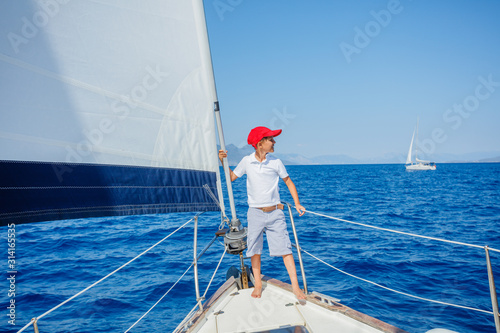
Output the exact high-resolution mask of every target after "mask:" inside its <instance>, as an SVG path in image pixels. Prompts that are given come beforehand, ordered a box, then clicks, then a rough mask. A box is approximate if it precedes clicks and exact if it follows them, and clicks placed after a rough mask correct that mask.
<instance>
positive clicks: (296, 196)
mask: <svg viewBox="0 0 500 333" xmlns="http://www.w3.org/2000/svg"><path fill="white" fill-rule="evenodd" d="M283 181H284V182H285V184H286V186H287V187H288V190H289V191H290V194H291V195H292V198H293V202H294V203H295V208H296V209H297V211H298V212H299V216H302V215H304V213H305V212H306V209H305V208H304V206H302V205H301V204H300V201H299V194H298V193H297V188H296V187H295V184H294V183H293V182H292V179H291V178H290V177H285V178H283Z"/></svg>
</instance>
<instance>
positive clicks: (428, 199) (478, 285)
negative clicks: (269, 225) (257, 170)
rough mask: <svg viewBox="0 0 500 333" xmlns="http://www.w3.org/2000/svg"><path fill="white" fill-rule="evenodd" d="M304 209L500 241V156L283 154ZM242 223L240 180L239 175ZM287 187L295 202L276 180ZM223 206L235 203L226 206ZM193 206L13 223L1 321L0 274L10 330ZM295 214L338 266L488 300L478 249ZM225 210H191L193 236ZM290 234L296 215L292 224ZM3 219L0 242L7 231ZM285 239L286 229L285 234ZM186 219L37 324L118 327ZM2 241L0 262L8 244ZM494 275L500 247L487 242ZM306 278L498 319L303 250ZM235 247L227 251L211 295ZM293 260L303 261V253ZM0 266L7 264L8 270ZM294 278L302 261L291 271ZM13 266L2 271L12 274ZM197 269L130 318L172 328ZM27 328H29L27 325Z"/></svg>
mask: <svg viewBox="0 0 500 333" xmlns="http://www.w3.org/2000/svg"><path fill="white" fill-rule="evenodd" d="M287 170H288V172H289V174H290V176H291V178H292V180H293V181H294V182H295V184H296V186H297V189H298V192H299V195H300V198H301V202H302V204H303V205H304V206H305V207H306V208H307V210H309V211H312V212H317V213H321V214H325V215H328V216H333V217H337V218H341V219H345V220H349V221H354V222H360V223H365V224H370V225H374V226H379V227H383V228H389V229H394V230H399V231H404V232H410V233H415V234H420V235H426V236H431V237H437V238H444V239H448V240H455V241H460V242H465V243H471V244H477V245H480V246H484V245H488V246H489V247H491V248H496V249H500V227H499V226H500V164H439V165H438V166H437V170H436V171H421V172H418V171H417V172H407V171H405V168H404V166H402V165H328V166H288V167H287ZM233 188H234V194H235V199H236V207H237V212H238V215H239V216H238V217H239V218H240V219H241V221H242V222H243V223H244V224H245V223H246V184H245V180H244V179H239V180H237V181H236V182H234V183H233ZM280 192H281V196H282V199H283V200H284V201H289V202H292V199H291V197H290V195H289V193H288V192H287V188H286V186H285V184H284V183H281V188H280ZM228 214H229V213H228ZM193 216H194V213H179V214H171V215H147V216H129V217H115V218H99V219H95V218H94V219H78V220H65V221H54V222H43V223H33V224H21V225H16V227H15V232H16V270H17V274H16V280H15V297H14V298H13V299H15V306H16V307H15V315H16V317H15V319H16V321H15V326H12V325H10V324H9V323H8V320H9V317H8V316H7V314H8V313H9V310H8V309H7V306H9V303H8V302H9V301H10V299H12V298H11V297H8V289H9V280H6V278H4V279H3V281H4V282H3V287H2V293H1V298H0V300H1V308H2V309H3V310H2V312H3V313H2V316H1V317H2V318H3V319H1V320H2V323H1V324H0V332H15V331H17V330H19V329H20V328H21V327H23V326H24V325H25V324H26V323H28V322H29V320H30V319H31V318H33V317H35V316H39V315H41V314H43V313H44V312H46V311H47V310H49V309H51V308H52V307H54V306H56V305H58V304H59V303H61V302H63V301H65V300H66V299H68V298H69V297H71V296H73V295H74V294H76V293H77V292H79V291H80V290H82V289H84V288H85V287H87V286H89V285H90V284H92V283H94V282H95V281H97V280H99V279H100V278H102V277H104V276H105V275H107V274H108V273H110V272H112V271H113V270H115V269H116V268H118V267H120V266H121V265H123V264H124V263H126V262H127V261H129V260H131V259H132V258H134V257H135V256H136V255H138V254H139V253H141V252H143V251H144V250H145V249H147V248H149V247H150V246H151V245H153V244H155V243H156V242H158V241H159V240H161V239H162V238H164V237H165V236H167V235H168V234H170V233H171V232H172V231H174V230H175V229H176V228H178V227H179V226H181V225H182V224H184V223H185V222H187V221H189V220H190V219H191V218H192V217H193ZM295 221H296V224H297V229H298V232H299V241H300V245H301V246H302V247H303V248H304V249H305V250H307V251H308V252H310V253H311V254H314V255H315V256H317V257H319V258H321V259H322V260H324V261H326V262H328V263H329V264H331V265H332V266H335V267H337V268H338V269H341V270H343V271H345V272H348V273H350V274H353V275H356V276H359V277H361V278H364V279H367V280H371V281H373V282H375V283H378V284H381V285H384V286H386V287H389V288H392V289H395V290H398V291H401V292H405V293H409V294H413V295H416V296H419V297H423V298H428V299H433V300H438V301H442V302H447V303H453V304H459V305H463V306H468V307H473V308H479V309H483V310H488V311H491V308H492V305H491V299H490V294H489V287H488V276H487V269H486V260H485V251H484V250H483V249H481V248H479V249H478V248H470V247H465V246H461V245H452V244H446V243H441V242H437V241H433V240H428V239H421V238H415V237H411V236H405V235H401V234H393V233H389V232H386V231H378V230H374V229H370V228H366V227H362V226H357V225H352V224H349V223H346V222H342V221H337V220H332V219H327V218H324V217H319V216H316V215H313V214H310V213H306V214H305V215H304V216H303V217H298V214H296V212H295ZM219 224H220V215H219V214H217V213H215V212H211V213H204V214H202V215H201V216H200V219H199V227H200V230H199V239H198V242H199V246H198V249H199V250H201V249H202V248H203V247H204V245H205V244H207V243H208V242H209V241H210V240H211V239H212V237H213V235H214V232H215V231H216V230H217V228H218V226H219ZM289 231H290V234H292V233H291V228H289ZM7 232H8V230H7V227H2V233H1V234H2V242H4V245H6V244H7ZM292 240H293V239H292ZM192 241H193V223H189V224H188V225H187V226H186V227H184V228H183V229H181V230H179V231H178V232H177V233H176V234H174V235H173V236H172V237H170V238H169V239H167V240H166V241H165V242H164V243H162V244H160V245H158V246H157V247H155V248H154V249H153V250H152V251H150V252H149V253H147V254H145V255H144V256H142V257H141V258H139V259H137V260H136V261H134V262H133V263H131V264H130V265H129V266H127V267H125V268H124V269H122V270H121V271H119V272H118V273H116V274H114V275H113V276H111V277H110V278H108V279H106V280H105V281H104V282H102V283H101V284H99V285H97V286H96V287H94V288H92V289H90V290H89V291H87V292H86V293H84V294H83V295H81V296H79V297H77V298H76V299H74V300H73V301H71V302H69V303H67V304H66V305H64V306H62V307H60V308H59V309H57V310H55V311H54V312H52V313H51V314H49V315H47V316H46V317H44V318H42V319H41V320H40V322H39V324H38V326H39V329H40V332H41V333H57V332H124V331H125V330H126V329H128V328H129V327H130V326H131V325H132V324H133V323H134V322H135V321H136V320H137V319H138V318H139V317H140V316H142V315H143V314H144V313H145V312H146V311H147V310H148V309H149V308H150V307H151V306H152V305H153V304H154V303H155V302H156V301H157V300H158V299H159V298H160V297H161V296H162V295H163V294H164V293H165V292H166V291H167V290H168V289H169V288H170V287H171V286H172V285H173V283H174V282H175V281H177V280H178V278H179V277H180V276H181V275H182V273H183V272H184V271H185V270H186V269H187V268H188V267H189V265H190V263H191V261H192V257H193V249H192ZM3 248H4V253H5V260H4V261H3V262H4V267H5V269H4V272H6V271H7V270H8V268H7V250H6V248H7V247H6V246H4V247H3ZM264 251H265V252H266V254H265V255H263V258H262V260H263V265H262V271H263V273H264V274H266V275H268V276H272V277H275V278H278V279H281V280H284V281H287V282H288V275H287V273H286V271H285V268H284V266H283V265H282V260H281V258H271V257H269V256H268V255H267V253H268V252H267V249H265V250H264ZM222 252H223V246H222V245H221V243H220V242H218V241H216V242H215V243H214V245H212V247H211V248H210V249H209V250H208V251H207V253H206V254H205V255H204V256H203V257H202V258H201V261H200V265H199V274H200V285H201V286H200V289H201V292H204V290H205V288H206V286H207V284H208V281H209V280H210V277H211V275H212V273H213V270H214V268H215V266H216V265H217V263H218V261H219V259H220V257H221V255H222ZM490 256H491V260H492V263H493V270H494V275H495V277H496V281H497V284H500V253H498V252H493V251H490ZM303 257H304V265H305V269H306V277H307V282H308V286H309V290H310V291H311V290H314V291H318V292H320V293H323V294H326V295H330V296H332V297H335V298H338V299H340V300H341V303H343V304H345V305H347V306H349V307H351V308H353V309H355V310H358V311H361V312H364V313H366V314H368V315H371V316H373V317H376V318H378V319H380V320H383V321H385V322H388V323H390V324H393V325H395V326H398V327H399V328H402V329H404V330H407V331H409V332H426V331H427V330H430V329H432V328H438V327H439V328H447V329H450V330H454V331H457V332H481V333H484V332H494V331H495V328H494V320H493V315H491V314H485V313H481V312H476V311H473V310H467V309H461V308H454V307H451V306H444V305H439V304H433V303H428V302H426V301H422V300H418V299H413V298H409V297H407V296H404V295H400V294H396V293H393V292H390V291H387V290H384V289H381V288H379V287H377V286H374V285H372V284H369V283H367V282H363V281H360V280H357V279H355V278H353V277H351V276H348V275H345V274H342V273H340V272H338V271H337V270H334V269H332V268H330V267H328V266H326V265H324V264H322V263H320V262H318V261H316V260H315V259H313V258H312V257H310V256H308V255H307V254H304V255H303ZM233 265H234V266H238V265H239V259H238V257H236V256H233V255H226V256H225V257H224V259H223V261H222V264H221V269H220V271H219V273H218V274H217V275H216V277H215V279H214V282H213V284H212V287H211V288H210V289H209V291H208V295H210V294H211V293H213V292H214V291H215V290H216V289H217V287H218V286H220V285H221V284H222V283H223V282H224V281H225V275H226V271H227V269H228V268H229V267H230V266H233ZM297 267H298V265H297ZM6 275H7V273H4V276H6ZM298 275H299V280H301V277H300V272H298ZM7 277H8V276H7ZM193 281H194V278H193V272H192V270H191V271H190V272H188V274H186V276H185V277H184V279H182V280H181V281H180V282H179V283H178V284H177V286H176V287H175V288H173V289H172V291H171V292H170V293H169V294H168V295H167V296H166V297H165V298H164V299H163V301H162V302H160V303H159V305H158V306H157V307H156V308H154V309H153V310H152V311H151V312H150V313H149V314H148V315H147V316H146V317H145V318H144V319H143V320H142V321H141V322H140V323H139V324H138V325H137V326H136V327H134V328H133V329H132V330H131V331H132V332H170V331H172V330H174V329H175V327H176V326H177V324H178V323H179V322H180V321H181V320H182V319H183V318H184V316H185V315H186V314H187V313H188V312H189V311H190V310H191V308H192V307H193V306H194V305H195V289H194V282H193ZM26 332H33V328H29V329H28V330H27V331H26Z"/></svg>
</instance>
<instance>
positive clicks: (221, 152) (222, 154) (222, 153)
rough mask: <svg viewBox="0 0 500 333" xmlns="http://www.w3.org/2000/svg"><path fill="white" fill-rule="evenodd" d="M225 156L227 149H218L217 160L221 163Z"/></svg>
mask: <svg viewBox="0 0 500 333" xmlns="http://www.w3.org/2000/svg"><path fill="white" fill-rule="evenodd" d="M226 157H227V150H226V151H225V152H224V151H223V150H222V149H221V150H219V160H220V162H221V163H222V159H224V158H226Z"/></svg>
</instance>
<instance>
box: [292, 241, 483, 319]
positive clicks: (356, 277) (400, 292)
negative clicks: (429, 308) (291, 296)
mask: <svg viewBox="0 0 500 333" xmlns="http://www.w3.org/2000/svg"><path fill="white" fill-rule="evenodd" d="M300 250H302V251H304V252H305V253H307V254H308V255H310V256H311V257H313V258H314V259H316V260H318V261H319V262H321V263H323V264H325V265H327V266H329V267H331V268H333V269H335V270H337V271H339V272H340V273H343V274H346V275H349V276H350V277H353V278H355V279H358V280H361V281H364V282H368V283H371V284H373V285H375V286H377V287H380V288H383V289H386V290H389V291H392V292H395V293H397V294H401V295H405V296H408V297H412V298H416V299H420V300H424V301H427V302H431V303H438V304H444V305H449V306H454V307H457V308H462V309H467V310H474V311H479V312H484V313H488V314H493V312H492V311H487V310H481V309H476V308H471V307H468V306H463V305H457V304H452V303H446V302H441V301H436V300H432V299H429V298H423V297H419V296H415V295H412V294H408V293H404V292H402V291H398V290H394V289H391V288H388V287H386V286H383V285H381V284H378V283H375V282H372V281H370V280H366V279H363V278H360V277H358V276H356V275H352V274H350V273H347V272H344V271H343V270H341V269H339V268H337V267H335V266H332V265H330V264H329V263H327V262H325V261H323V260H321V259H319V258H318V257H315V256H314V255H312V254H311V253H309V252H307V251H306V250H304V249H303V248H300Z"/></svg>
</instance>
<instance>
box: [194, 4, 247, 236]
mask: <svg viewBox="0 0 500 333" xmlns="http://www.w3.org/2000/svg"><path fill="white" fill-rule="evenodd" d="M193 3H194V7H195V16H196V19H195V22H196V25H197V30H198V31H199V32H200V33H199V34H198V36H200V40H199V43H200V48H201V52H202V62H203V67H204V69H205V71H206V76H207V78H208V80H209V82H207V83H208V84H209V86H210V90H211V95H212V98H213V101H214V113H215V120H216V124H217V132H218V134H219V143H220V146H221V149H222V150H224V151H225V150H226V144H225V141H224V132H223V130H222V120H221V116H220V108H219V100H218V98H217V88H216V85H215V76H214V71H213V64H212V57H211V52H210V45H209V42H208V31H207V25H206V20H205V11H204V8H203V1H201V0H193ZM201 37H203V38H201ZM223 168H224V174H225V176H226V186H227V193H228V199H229V206H230V209H231V217H232V219H231V229H232V230H235V231H239V230H240V229H241V222H240V221H239V219H238V218H237V216H236V207H235V204H234V196H233V188H232V184H231V175H230V172H229V165H228V161H227V158H224V163H223ZM222 201H223V200H222V197H221V203H222Z"/></svg>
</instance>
